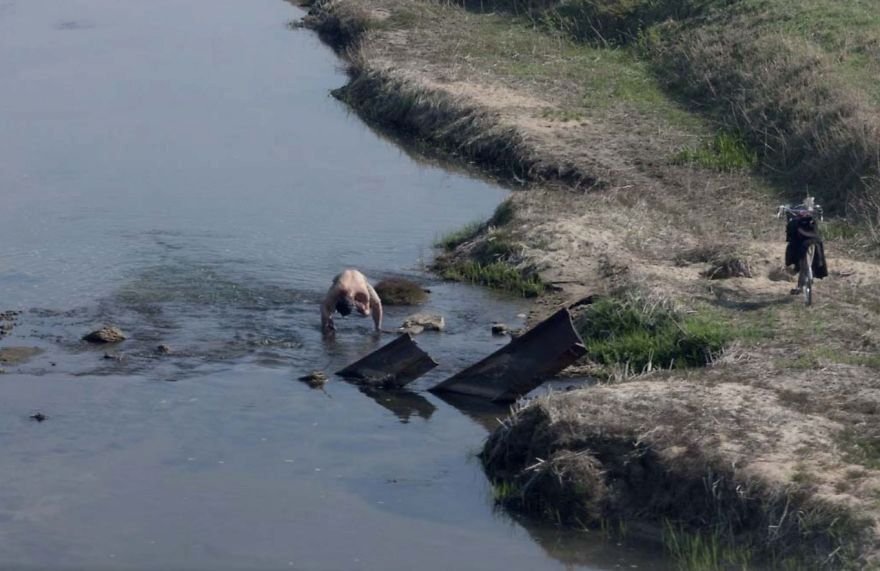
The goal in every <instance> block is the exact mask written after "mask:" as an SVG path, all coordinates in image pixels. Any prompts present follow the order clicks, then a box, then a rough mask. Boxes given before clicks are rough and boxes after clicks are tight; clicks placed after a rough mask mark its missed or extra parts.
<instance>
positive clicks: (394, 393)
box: [360, 387, 437, 424]
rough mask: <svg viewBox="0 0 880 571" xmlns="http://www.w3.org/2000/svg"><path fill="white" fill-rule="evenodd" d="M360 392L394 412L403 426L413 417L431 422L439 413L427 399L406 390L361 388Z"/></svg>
mask: <svg viewBox="0 0 880 571" xmlns="http://www.w3.org/2000/svg"><path fill="white" fill-rule="evenodd" d="M360 391H361V393H362V394H364V395H366V396H368V397H369V398H371V399H373V401H375V402H376V403H377V404H379V406H381V407H382V408H385V409H387V410H390V411H391V412H393V413H394V416H396V417H397V418H398V419H399V420H400V422H401V423H402V424H406V423H408V422H409V421H410V419H411V418H412V417H413V416H416V417H418V418H421V419H423V420H429V419H430V418H431V415H432V414H434V413H435V412H436V411H437V407H435V406H434V405H433V404H431V403H430V401H428V400H427V399H426V398H425V397H423V396H421V395H419V394H417V393H414V392H412V391H408V390H406V389H377V388H373V387H360Z"/></svg>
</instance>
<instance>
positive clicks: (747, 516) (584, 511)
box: [481, 380, 869, 567]
mask: <svg viewBox="0 0 880 571" xmlns="http://www.w3.org/2000/svg"><path fill="white" fill-rule="evenodd" d="M774 400H775V399H774V398H773V396H772V393H767V392H764V391H759V390H754V389H752V390H749V389H746V388H745V387H740V386H735V385H730V384H721V385H716V386H705V387H695V386H694V385H693V384H691V383H688V382H682V381H673V380H668V381H666V382H663V383H659V382H646V381H642V382H638V383H636V382H632V383H628V384H625V385H623V386H620V387H614V388H595V389H589V390H581V391H577V392H576V393H568V394H565V395H552V396H550V397H545V398H541V399H539V400H536V401H535V402H533V403H531V404H529V405H528V406H525V407H520V408H519V409H517V410H515V411H514V413H513V414H512V416H511V417H510V418H509V419H508V421H507V423H506V424H505V425H504V426H503V427H502V428H501V429H499V430H497V431H496V432H495V433H494V434H493V435H492V436H491V437H490V438H489V440H488V441H487V443H486V446H485V448H484V450H483V452H482V455H481V457H482V459H483V462H484V464H485V466H486V469H487V471H488V473H489V475H490V477H492V478H495V479H498V480H502V481H507V482H512V484H511V485H512V486H514V487H515V488H516V489H518V490H520V493H519V494H516V495H510V496H508V497H507V498H506V501H507V502H508V503H509V504H511V505H513V506H514V507H517V508H521V509H527V510H529V511H531V512H537V513H543V514H544V515H545V516H548V517H550V518H552V519H556V520H558V521H562V522H565V523H569V524H575V525H597V524H598V523H600V522H601V521H603V520H618V519H623V520H631V519H639V520H641V521H644V522H649V523H653V524H655V525H656V526H657V527H658V528H659V527H662V526H663V525H664V524H666V523H668V522H673V523H674V524H675V526H678V527H680V528H681V529H684V530H689V531H691V532H695V531H700V532H704V533H709V532H711V533H713V534H715V535H716V536H718V537H721V538H723V540H724V543H726V544H729V543H731V541H732V540H734V538H735V542H736V543H737V545H740V546H741V547H746V546H748V548H749V550H751V551H752V552H753V553H755V554H756V555H761V556H762V557H766V558H774V559H776V560H784V559H795V558H804V557H806V558H807V559H808V560H809V561H827V562H830V563H831V565H830V566H832V567H840V566H843V565H845V564H846V565H848V564H852V563H853V562H854V560H853V557H854V556H855V555H856V554H857V553H858V552H859V545H858V544H859V542H860V541H862V540H863V539H864V537H865V534H866V531H867V528H868V526H869V522H867V521H864V520H860V519H858V518H853V517H852V516H850V515H847V514H846V512H845V511H844V510H842V509H841V508H840V507H836V506H834V505H832V504H829V503H826V502H824V501H823V500H821V499H820V498H819V497H818V496H817V495H816V494H815V493H813V490H811V489H810V485H802V484H798V483H796V482H794V481H792V480H791V479H789V480H788V482H787V483H783V482H780V481H778V480H777V481H768V480H767V479H765V478H764V477H763V475H762V473H761V471H760V470H759V469H756V468H757V466H759V465H760V464H762V463H763V462H766V461H767V460H768V459H770V458H773V457H774V456H776V455H778V454H784V453H785V451H786V449H787V448H789V447H800V446H809V447H811V448H813V449H814V450H815V452H816V454H817V455H822V454H833V447H834V439H833V430H834V427H833V425H831V424H829V423H827V422H824V421H822V420H820V419H817V418H813V419H809V418H808V417H806V416H805V415H803V414H801V413H796V412H793V411H792V412H787V413H784V414H781V413H780V412H779V411H778V410H776V409H775V407H774V406H773V402H774ZM706 402H712V403H714V404H713V406H710V407H706V405H705V403H706ZM737 409H740V410H743V414H739V415H737V429H738V431H739V435H738V438H737V440H736V441H735V442H731V441H729V432H728V429H727V428H726V427H725V426H724V423H722V422H719V420H720V418H719V417H722V418H723V416H726V415H729V414H730V412H729V411H730V410H737ZM805 421H808V423H809V424H811V425H812V428H811V429H810V430H809V431H808V432H807V433H797V432H796V431H793V430H792V429H791V428H790V427H794V426H802V425H803V424H804V423H805ZM787 471H788V475H789V477H790V478H791V477H792V476H794V475H795V474H797V473H798V470H797V469H796V468H795V466H794V465H792V466H789V467H788V468H787ZM795 479H797V478H795ZM794 514H798V515H794Z"/></svg>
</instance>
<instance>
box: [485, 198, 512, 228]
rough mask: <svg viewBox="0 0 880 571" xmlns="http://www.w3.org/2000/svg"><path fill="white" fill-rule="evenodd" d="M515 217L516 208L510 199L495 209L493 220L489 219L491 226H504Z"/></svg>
mask: <svg viewBox="0 0 880 571" xmlns="http://www.w3.org/2000/svg"><path fill="white" fill-rule="evenodd" d="M514 216H516V206H515V205H514V204H513V202H512V201H511V200H510V199H507V200H505V201H504V202H502V203H501V204H499V205H498V207H497V208H495V212H494V213H492V218H490V219H489V225H490V226H504V225H505V224H508V223H509V222H511V221H512V220H513V217H514Z"/></svg>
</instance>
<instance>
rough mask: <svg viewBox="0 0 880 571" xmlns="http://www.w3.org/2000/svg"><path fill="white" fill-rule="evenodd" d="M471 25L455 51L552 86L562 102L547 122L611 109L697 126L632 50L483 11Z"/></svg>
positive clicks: (523, 78) (525, 79)
mask: <svg viewBox="0 0 880 571" xmlns="http://www.w3.org/2000/svg"><path fill="white" fill-rule="evenodd" d="M472 23H473V27H472V28H469V29H468V30H467V31H466V32H465V31H464V30H463V31H462V36H461V37H459V38H457V40H458V41H457V47H458V51H457V52H456V55H458V56H459V57H461V58H464V59H466V60H469V61H474V62H475V63H477V64H479V65H480V66H488V67H491V68H493V69H495V70H497V72H498V73H500V74H501V75H504V76H507V77H509V78H511V79H513V80H516V81H520V82H523V83H528V84H534V85H542V84H543V85H548V86H555V87H556V88H557V89H558V90H559V94H560V95H561V96H562V99H563V103H562V105H561V106H560V107H559V108H557V109H554V110H553V111H547V110H544V111H542V112H541V114H542V115H543V116H544V117H545V118H546V119H547V120H564V121H569V120H580V119H582V118H584V117H589V116H590V115H594V114H595V113H597V112H605V111H607V110H615V109H616V110H620V111H623V112H630V113H632V112H635V113H639V114H642V115H645V116H650V117H657V118H660V119H661V120H663V121H666V122H667V123H669V124H672V125H676V126H683V127H685V128H700V127H701V125H702V123H701V121H700V120H699V119H698V118H697V117H695V116H694V115H692V114H690V113H688V112H687V111H685V110H684V109H683V108H682V107H680V106H679V105H678V103H676V102H675V101H673V100H672V99H671V98H670V97H669V96H667V95H666V94H665V93H664V91H663V88H662V86H661V84H660V82H659V81H658V80H657V78H656V76H655V75H654V73H653V70H652V68H651V64H649V63H648V62H646V61H644V60H642V59H640V58H639V57H638V55H637V54H636V50H635V49H630V48H621V47H598V46H593V45H590V44H586V43H582V42H578V41H575V40H574V39H572V38H571V37H568V36H566V35H565V34H562V33H559V32H556V33H551V31H550V30H549V29H548V27H547V26H545V25H541V24H539V23H537V22H535V21H534V20H530V19H528V18H527V17H511V16H509V15H503V14H485V15H480V16H474V17H473V20H472Z"/></svg>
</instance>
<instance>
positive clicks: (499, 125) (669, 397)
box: [308, 0, 880, 567]
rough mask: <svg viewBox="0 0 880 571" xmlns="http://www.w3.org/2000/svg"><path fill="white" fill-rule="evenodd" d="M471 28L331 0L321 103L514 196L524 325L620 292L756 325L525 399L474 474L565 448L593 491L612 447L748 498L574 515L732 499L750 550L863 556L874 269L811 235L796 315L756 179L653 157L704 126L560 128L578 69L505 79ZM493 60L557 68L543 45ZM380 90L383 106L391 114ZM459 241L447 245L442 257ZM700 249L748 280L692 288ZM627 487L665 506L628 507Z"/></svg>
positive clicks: (874, 450)
mask: <svg viewBox="0 0 880 571" xmlns="http://www.w3.org/2000/svg"><path fill="white" fill-rule="evenodd" d="M487 18H496V19H497V18H498V16H497V15H486V14H479V13H474V12H469V11H466V10H464V9H460V8H457V7H451V6H448V5H440V4H434V3H427V2H420V1H418V0H371V1H370V2H367V1H366V0H332V1H327V2H321V3H319V4H318V5H315V6H313V7H312V10H311V14H310V16H309V19H308V20H309V23H310V25H312V26H313V27H317V28H319V29H321V30H323V31H325V34H324V35H325V37H326V38H328V39H330V40H331V41H334V42H336V44H335V45H336V47H337V48H339V49H340V50H342V51H343V52H344V53H345V54H346V57H347V58H348V61H349V62H350V64H351V74H352V86H358V85H359V87H357V88H356V89H355V90H354V92H353V91H349V92H348V93H346V90H345V89H344V90H343V92H342V93H341V94H340V96H341V97H342V98H343V99H345V100H347V101H348V102H349V103H351V104H352V105H353V106H354V107H355V108H356V109H357V110H358V111H360V112H361V113H362V114H363V115H364V116H365V117H366V118H367V119H368V120H370V121H372V122H374V123H377V124H379V125H382V126H385V127H387V128H389V129H390V130H391V131H393V132H394V133H397V134H398V135H400V136H403V137H406V138H409V139H411V140H413V139H415V140H419V141H421V142H424V143H427V144H429V145H435V146H437V147H438V148H443V149H445V150H446V152H447V153H448V154H450V155H455V156H459V157H460V158H462V159H463V160H466V161H470V162H475V163H478V164H481V165H483V166H486V167H487V168H488V169H489V171H490V172H494V173H495V174H497V175H499V176H501V177H502V178H503V179H504V180H506V181H507V182H509V183H512V184H514V185H519V186H521V187H522V189H523V190H522V191H521V192H515V193H514V194H513V196H512V198H511V200H512V202H513V204H514V206H515V216H514V218H513V220H512V221H510V222H509V223H507V224H505V226H504V232H505V233H506V235H507V237H508V239H509V240H512V241H514V242H515V243H516V244H517V247H518V257H517V262H518V263H519V264H520V265H521V266H523V267H529V268H531V269H534V270H536V271H538V272H539V274H540V275H541V278H542V279H543V281H544V282H545V283H547V284H550V285H551V286H553V290H554V293H552V294H549V295H546V296H544V297H542V298H540V299H539V300H538V301H537V302H536V304H535V307H534V310H533V316H532V317H533V320H537V319H540V318H542V317H544V316H546V315H549V314H550V313H551V312H552V311H554V310H555V309H556V308H557V307H558V306H559V305H560V304H563V303H569V302H571V301H573V300H576V299H579V298H582V297H584V296H585V295H588V294H596V293H605V292H610V291H615V290H618V289H619V288H621V287H627V288H638V289H640V290H642V291H645V292H648V293H649V294H650V295H653V296H657V297H658V298H662V299H666V300H673V301H674V303H676V304H677V305H679V306H680V307H681V309H682V311H685V312H687V311H699V310H705V309H706V308H709V309H711V310H712V311H714V312H717V313H716V314H717V315H718V316H719V318H720V319H724V320H727V321H729V322H730V323H731V324H733V325H736V326H738V327H744V328H754V329H756V330H761V331H762V332H763V333H762V334H761V335H757V336H755V338H753V339H751V340H748V341H743V342H740V343H737V344H735V345H734V346H731V347H728V349H727V350H726V351H725V353H724V354H723V355H721V356H719V358H718V359H717V360H716V361H715V362H714V363H713V364H712V365H711V366H709V367H706V368H703V369H694V370H689V371H684V372H682V371H659V372H657V371H655V372H651V373H647V374H637V375H628V376H625V378H621V379H618V381H619V382H617V383H614V384H608V385H605V386H601V387H598V388H588V389H583V390H578V391H572V392H569V393H564V394H559V395H555V396H553V397H551V398H549V399H544V400H541V401H539V402H536V403H533V404H531V405H529V406H528V407H527V408H526V409H525V410H520V411H518V412H516V414H514V416H513V417H512V419H511V421H510V423H511V424H510V426H511V427H514V428H510V429H508V430H500V431H499V432H497V433H496V434H495V435H493V437H492V438H491V439H490V442H489V444H488V445H487V451H486V453H485V454H486V455H487V456H486V458H487V467H488V468H489V472H490V475H491V476H492V477H495V478H502V479H507V480H511V481H520V480H521V479H522V478H523V477H524V476H525V475H526V473H527V472H528V470H534V466H535V464H536V463H539V460H540V461H541V462H549V461H550V459H551V458H550V457H551V456H555V455H559V454H562V453H563V452H568V453H572V454H580V455H581V456H580V457H579V458H581V459H580V460H578V461H575V462H569V464H566V466H567V468H566V470H568V472H566V473H571V471H574V473H578V471H580V472H579V473H581V475H582V478H581V480H579V481H580V482H581V483H584V482H587V483H590V482H592V484H591V485H590V486H589V487H590V488H591V489H595V490H599V489H601V488H602V487H603V486H605V487H608V486H613V485H615V484H614V482H613V481H612V480H609V477H610V476H609V474H612V475H613V474H619V473H620V470H623V468H621V466H623V465H624V464H625V462H623V460H624V458H623V456H620V455H628V454H632V453H633V451H637V452H638V454H639V455H641V456H642V457H644V456H645V455H649V456H650V457H651V458H654V459H656V462H655V465H656V466H659V467H661V468H662V469H661V470H660V471H661V472H663V471H671V472H670V473H673V474H677V477H678V480H676V481H677V482H678V483H679V484H680V485H681V486H684V487H683V489H692V487H693V486H694V485H696V484H699V485H703V484H705V482H706V481H707V480H706V478H705V474H706V473H707V470H708V471H714V472H716V473H723V474H724V476H725V478H728V479H729V481H730V482H733V487H732V488H731V489H733V490H736V489H737V486H741V487H742V489H749V490H755V491H756V492H755V493H756V494H758V495H760V496H761V498H762V500H761V502H758V503H749V502H748V501H745V500H742V502H741V503H742V505H741V506H740V507H736V506H735V505H734V504H735V503H736V502H735V501H734V499H735V496H736V494H734V496H732V497H734V499H731V500H730V502H731V503H727V504H724V503H721V504H719V503H715V504H713V503H712V502H708V503H707V504H706V506H708V507H706V509H705V510H703V511H699V513H696V514H695V513H690V512H688V513H685V512H686V510H685V509H684V508H682V510H681V511H680V512H679V513H676V512H675V506H676V505H677V504H676V503H675V502H670V501H664V500H663V494H664V493H666V492H663V491H662V490H660V489H659V487H656V486H655V487H653V488H652V487H651V481H650V480H645V479H644V478H643V479H642V480H639V482H640V484H639V485H640V486H643V487H644V489H639V490H636V489H635V488H633V487H630V488H626V487H622V488H617V489H616V491H615V492H614V493H611V492H608V491H607V490H606V492H605V494H604V495H601V494H600V497H596V498H594V499H595V502H594V503H593V504H589V502H588V504H589V505H588V507H587V508H584V510H585V511H584V512H583V513H581V514H580V515H579V516H578V515H577V514H575V515H576V517H582V518H586V519H590V517H592V516H589V514H592V515H593V516H595V517H594V518H593V519H595V520H597V521H598V520H599V519H602V518H606V517H611V516H620V517H626V518H633V519H646V520H653V521H655V522H656V521H660V520H661V518H667V517H670V518H678V519H681V520H683V521H685V522H687V523H691V524H694V523H695V522H697V521H702V522H703V523H705V519H706V518H710V519H712V518H714V519H712V521H713V523H719V522H725V521H731V520H733V519H734V518H733V517H732V514H734V513H739V512H737V511H736V510H737V509H743V510H753V509H757V510H758V512H760V515H754V514H752V512H749V513H750V514H752V515H750V516H749V517H743V518H740V519H741V522H742V525H741V526H740V527H739V528H737V529H736V532H737V533H748V534H751V535H750V537H751V539H752V540H755V539H757V540H758V543H759V544H760V545H765V546H770V549H776V552H779V553H788V552H790V551H791V550H792V549H793V546H797V545H798V544H800V546H801V547H804V549H805V550H806V551H807V552H810V553H812V551H813V550H815V551H817V552H818V553H815V555H816V560H817V561H820V560H821V561H823V565H826V566H829V567H835V566H843V565H845V564H852V562H853V561H859V562H860V563H858V565H862V566H866V565H876V564H877V562H878V560H880V551H878V539H880V519H878V516H880V458H878V456H880V423H878V418H877V415H878V414H880V362H878V358H877V354H878V350H880V265H878V263H877V261H876V260H875V259H872V258H871V257H870V256H868V255H866V254H864V253H863V252H860V251H858V250H857V249H855V248H853V247H850V246H849V245H848V244H847V243H845V242H828V243H826V254H827V257H828V260H829V267H830V270H831V273H830V276H829V278H828V279H825V280H823V281H821V282H819V283H818V284H817V287H816V294H815V305H814V306H813V307H811V308H805V307H804V306H803V305H802V303H801V301H800V298H798V297H793V296H790V295H789V294H788V290H789V289H790V288H791V287H792V283H791V281H790V280H791V278H790V276H789V275H788V274H787V273H786V272H785V271H784V270H783V268H782V256H783V252H784V228H783V225H782V223H781V222H779V221H778V220H776V219H775V218H774V212H775V205H776V204H778V203H779V202H780V200H781V199H779V198H778V197H776V195H775V194H774V191H773V189H772V188H769V187H768V185H767V183H766V182H765V181H763V180H761V179H758V178H755V177H753V176H751V175H749V174H748V173H722V172H715V171H712V170H707V169H702V168H699V167H696V166H689V165H680V164H675V162H674V161H671V160H670V157H672V156H673V155H674V153H675V151H676V149H679V148H681V147H682V145H686V144H688V143H689V142H692V141H693V140H694V137H695V136H700V135H702V134H705V133H704V132H703V131H702V130H703V129H705V127H704V126H701V124H700V123H699V121H697V122H695V123H694V124H688V125H686V126H682V125H678V124H676V122H675V121H670V120H669V119H668V118H666V117H664V116H662V115H657V114H651V113H645V112H640V111H638V110H634V109H632V108H629V107H627V105H625V104H620V105H613V106H610V107H608V106H602V107H598V108H596V109H595V110H594V111H593V112H588V113H585V114H581V115H578V116H577V117H576V118H575V119H574V120H558V119H555V117H559V116H567V115H565V112H566V110H567V109H569V107H570V101H569V100H570V98H571V96H572V93H576V92H578V89H579V87H578V86H579V85H580V84H581V83H582V82H583V81H585V80H586V81H589V77H586V78H584V77H572V76H570V74H561V73H560V74H559V75H558V76H553V75H552V74H551V75H550V76H547V75H546V74H545V75H541V76H540V78H539V80H538V79H534V78H529V77H524V76H523V75H522V74H517V73H512V72H510V69H511V66H510V65H501V64H510V60H509V59H508V60H504V61H501V60H498V59H494V60H493V59H492V58H487V57H485V54H484V53H482V52H481V51H480V43H479V42H475V41H474V40H473V37H474V36H480V35H481V34H485V25H486V23H485V22H486V19H487ZM493 22H494V20H493ZM493 25H494V24H493ZM327 30H336V33H326V32H327ZM339 30H342V32H344V33H341V32H339ZM539 47H540V46H539ZM505 57H507V58H514V59H515V58H517V57H518V58H520V59H521V60H522V63H523V65H526V64H528V65H529V66H538V67H540V66H554V65H562V64H561V63H560V62H559V61H558V58H559V57H560V56H559V55H558V54H554V52H552V51H549V50H547V51H541V49H536V50H534V51H533V52H521V53H512V54H507V56H505ZM563 63H564V62H563ZM359 82H360V83H359ZM352 86H349V88H347V89H351V88H352ZM358 90H360V91H358ZM380 93H381V95H382V96H383V97H384V98H385V99H384V103H383V104H382V105H381V106H380V105H377V104H376V99H375V98H376V96H377V95H378V94H380ZM389 93H390V94H394V93H398V94H402V95H400V100H399V101H397V102H394V103H389V102H388V94H389ZM494 231H497V229H494V228H487V229H485V230H484V231H483V232H482V233H481V234H480V235H478V236H477V237H476V238H474V240H475V241H480V240H486V239H487V238H488V237H489V236H491V233H492V232H494ZM706 249H709V250H711V253H713V255H707V254H705V252H703V251H704V250H706ZM472 250H473V243H466V244H462V245H461V246H459V248H458V250H457V252H458V253H459V254H456V253H455V252H454V253H453V255H462V256H464V255H466V254H467V252H468V251H472ZM717 254H721V255H723V254H730V255H731V256H734V257H735V259H736V260H738V263H739V266H738V267H741V266H746V267H747V268H748V274H749V275H751V277H732V278H729V279H710V278H711V277H713V268H715V269H716V270H717V266H713V263H715V262H716V261H717V260H718V259H719V257H718V255H717ZM529 411H532V412H529ZM537 417H540V421H536V420H534V419H535V418H537ZM523 419H531V420H528V421H524V420H523ZM597 435H601V438H599V437H598V436H597ZM541 438H545V440H546V442H544V443H543V444H542V445H541V446H538V445H535V442H536V441H537V440H540V439H541ZM548 443H549V444H548ZM542 446H543V447H542ZM501 450H504V453H503V454H502V453H501V452H500V451H501ZM615 451H616V452H615ZM541 454H544V456H542V455H541ZM584 454H586V456H587V459H586V460H584V457H583V455H584ZM615 454H617V455H618V456H619V457H617V458H616V459H615V458H614V455H615ZM548 455H549V456H548ZM560 458H561V457H560ZM615 470H617V472H615ZM663 473H666V472H663ZM603 474H604V475H603ZM557 475H558V474H557ZM574 481H578V480H577V478H575V479H574ZM701 483H703V484H701ZM636 492H638V494H636ZM634 494H636V495H634ZM639 494H640V495H639ZM645 494H647V496H648V498H649V500H650V501H648V504H650V505H653V504H652V502H656V503H657V505H658V506H662V507H657V509H656V510H653V511H650V510H648V511H645V510H641V511H639V510H635V509H630V508H631V506H632V505H634V504H633V503H632V500H633V498H636V497H642V496H644V495H645ZM652 494H653V495H652ZM546 497H548V498H551V499H552V498H553V497H556V499H557V500H558V501H563V500H565V498H568V497H569V496H566V495H565V494H562V495H557V496H553V495H552V494H549V495H547V496H546ZM609 498H611V499H609ZM626 498H629V499H626ZM667 499H668V498H667ZM566 501H567V500H566ZM789 504H791V509H792V510H795V511H797V512H798V514H799V515H798V518H796V519H798V521H800V522H801V523H803V522H804V521H806V520H808V519H809V518H807V517H806V516H805V515H804V514H812V515H813V516H815V520H811V521H810V525H812V526H813V527H811V528H809V529H807V528H806V527H805V525H794V524H793V525H794V526H793V527H788V523H785V524H783V522H780V521H776V522H775V523H774V522H773V521H772V519H773V517H783V518H784V517H789V516H788V515H782V513H783V512H782V511H777V510H782V509H783V506H788V505H789ZM585 505H587V504H585ZM678 505H681V503H680V502H679V504H678ZM756 505H761V506H764V507H765V508H766V509H764V511H763V512H761V510H760V509H758V508H755V506H756ZM589 506H592V507H589ZM719 506H721V507H720V508H719ZM743 506H746V507H743ZM558 507H559V506H558ZM710 508H711V509H710ZM786 509H787V508H786ZM590 510H593V511H592V512H591V511H590ZM713 510H715V511H714V512H713ZM725 510H726V511H725ZM722 512H724V513H722ZM743 513H745V512H743ZM842 513H843V514H845V515H846V518H845V519H846V521H848V522H850V523H852V525H851V526H849V527H848V528H847V529H846V530H844V531H843V532H841V530H840V529H839V528H835V525H838V524H839V522H840V521H841V514H842ZM584 514H587V515H586V516H585V515H584ZM835 522H838V523H835ZM774 525H775V526H777V527H773V526H774ZM749 526H751V527H750V529H748V530H747V529H746V528H749ZM761 526H763V527H761ZM767 526H770V527H767ZM779 526H782V527H779ZM695 527H698V526H696V525H695ZM783 528H784V529H783ZM774 529H775V530H776V531H773V530H774ZM768 530H769V531H768ZM783 531H784V532H785V533H782V532H783ZM817 538H820V539H821V541H819V540H817ZM783 544H784V545H783ZM780 546H782V547H780ZM843 546H845V547H846V549H839V548H841V547H843ZM777 548H779V549H777ZM848 550H849V551H848ZM852 550H855V551H854V552H853V551H852Z"/></svg>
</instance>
